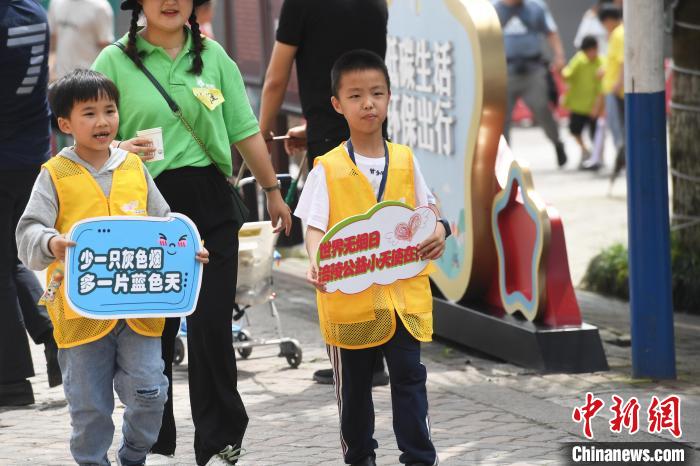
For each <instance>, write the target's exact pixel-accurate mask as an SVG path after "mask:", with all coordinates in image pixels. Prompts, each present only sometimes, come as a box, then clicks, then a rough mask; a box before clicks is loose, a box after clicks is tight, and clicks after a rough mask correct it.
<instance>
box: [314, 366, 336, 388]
mask: <svg viewBox="0 0 700 466" xmlns="http://www.w3.org/2000/svg"><path fill="white" fill-rule="evenodd" d="M314 380H315V381H316V383H320V384H321V385H333V369H319V370H317V371H316V372H314Z"/></svg>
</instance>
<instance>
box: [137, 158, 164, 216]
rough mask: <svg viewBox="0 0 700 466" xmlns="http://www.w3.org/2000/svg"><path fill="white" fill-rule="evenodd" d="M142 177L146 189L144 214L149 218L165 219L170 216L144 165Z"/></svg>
mask: <svg viewBox="0 0 700 466" xmlns="http://www.w3.org/2000/svg"><path fill="white" fill-rule="evenodd" d="M143 175H144V176H145V177H146V185H147V187H148V201H147V203H148V205H147V206H146V212H147V213H148V215H150V216H151V217H167V216H168V214H170V206H169V205H168V202H167V201H166V200H165V198H164V197H163V195H162V194H161V193H160V191H159V190H158V186H156V183H155V182H154V181H153V177H152V176H151V174H150V173H148V169H147V168H146V166H145V165H144V166H143Z"/></svg>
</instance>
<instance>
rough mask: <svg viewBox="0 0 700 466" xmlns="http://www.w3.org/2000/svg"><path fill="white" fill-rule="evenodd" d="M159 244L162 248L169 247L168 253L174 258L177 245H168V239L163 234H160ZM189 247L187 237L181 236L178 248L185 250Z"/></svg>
mask: <svg viewBox="0 0 700 466" xmlns="http://www.w3.org/2000/svg"><path fill="white" fill-rule="evenodd" d="M158 237H159V239H158V244H160V245H161V246H165V247H167V248H168V249H167V251H166V252H167V253H168V255H170V256H174V255H175V254H176V253H177V251H176V250H175V243H168V237H167V236H165V235H164V234H163V233H158ZM186 246H187V235H182V236H180V239H178V240H177V247H180V248H184V247H186Z"/></svg>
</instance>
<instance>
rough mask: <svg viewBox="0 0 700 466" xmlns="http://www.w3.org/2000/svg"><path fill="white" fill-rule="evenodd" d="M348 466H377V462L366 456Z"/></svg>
mask: <svg viewBox="0 0 700 466" xmlns="http://www.w3.org/2000/svg"><path fill="white" fill-rule="evenodd" d="M350 466H377V462H376V461H375V459H374V456H368V457H367V458H365V459H363V460H362V461H358V462H357V463H352V464H351V465H350Z"/></svg>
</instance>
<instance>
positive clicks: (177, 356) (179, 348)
mask: <svg viewBox="0 0 700 466" xmlns="http://www.w3.org/2000/svg"><path fill="white" fill-rule="evenodd" d="M184 359H185V344H184V343H182V339H181V338H176V339H175V351H174V352H173V363H175V364H176V365H178V366H179V365H180V364H181V363H182V361H183V360H184Z"/></svg>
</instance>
